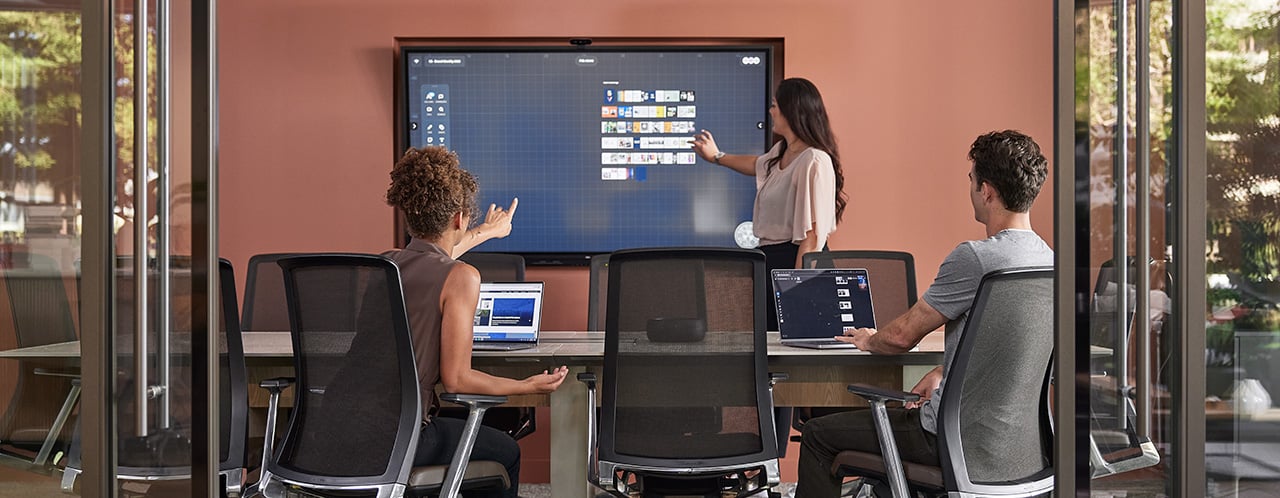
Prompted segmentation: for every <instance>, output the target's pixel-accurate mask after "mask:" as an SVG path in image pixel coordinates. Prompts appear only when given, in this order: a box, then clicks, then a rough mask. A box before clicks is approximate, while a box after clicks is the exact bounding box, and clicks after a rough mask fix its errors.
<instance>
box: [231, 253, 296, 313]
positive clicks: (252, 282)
mask: <svg viewBox="0 0 1280 498" xmlns="http://www.w3.org/2000/svg"><path fill="white" fill-rule="evenodd" d="M298 254H299V253H288V252H283V253H266V254H255V255H253V256H252V257H250V258H249V267H248V270H247V271H248V273H247V274H246V275H245V283H244V307H243V308H244V309H243V310H241V312H242V313H243V315H242V316H243V318H241V319H240V327H241V330H246V331H268V332H282V331H287V330H289V313H288V311H287V310H286V309H285V300H284V274H283V273H281V272H280V266H279V265H277V264H276V261H279V260H280V259H281V258H287V257H289V256H296V255H298Z"/></svg>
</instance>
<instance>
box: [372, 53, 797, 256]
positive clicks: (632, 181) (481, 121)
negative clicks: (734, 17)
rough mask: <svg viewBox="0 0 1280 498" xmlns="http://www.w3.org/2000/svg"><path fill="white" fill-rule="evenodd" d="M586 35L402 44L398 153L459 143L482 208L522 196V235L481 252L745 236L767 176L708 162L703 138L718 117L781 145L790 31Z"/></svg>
mask: <svg viewBox="0 0 1280 498" xmlns="http://www.w3.org/2000/svg"><path fill="white" fill-rule="evenodd" d="M575 42H577V43H578V44H576V45H573V44H570V43H568V40H564V41H563V42H561V43H559V44H558V45H555V46H551V45H545V41H544V43H532V44H521V43H513V44H509V45H493V44H477V45H473V46H466V45H455V44H441V43H430V42H427V43H425V44H424V43H411V42H407V41H406V42H403V43H402V44H400V45H399V57H398V64H399V67H398V68H397V73H398V78H397V83H398V89H397V90H398V94H399V95H397V101H398V103H397V107H398V108H397V110H396V111H397V112H396V115H397V118H396V119H397V121H398V122H397V126H396V128H397V130H398V131H399V135H400V136H399V137H397V148H396V150H397V155H398V154H399V153H401V152H403V151H404V150H405V149H406V148H407V147H423V146H431V145H442V146H445V147H448V148H449V149H451V150H453V151H454V152H456V153H457V154H458V157H459V159H460V160H461V163H462V165H463V167H464V168H466V169H467V170H469V171H471V172H472V173H473V174H474V175H475V176H476V178H477V179H478V180H479V183H480V193H479V197H478V201H479V203H480V206H481V208H482V209H481V210H482V211H483V209H484V208H487V207H488V205H489V204H490V203H493V204H498V205H501V206H506V205H508V204H510V203H511V200H512V198H517V197H518V198H519V199H520V205H519V209H518V212H517V215H516V222H515V229H514V230H513V231H512V233H511V235H510V236H508V237H506V238H504V239H495V240H491V241H488V242H486V243H485V244H484V245H483V246H481V247H480V248H478V250H483V251H492V252H510V253H518V254H523V255H525V256H526V258H527V259H528V260H529V261H530V262H532V263H534V264H537V263H544V264H545V263H561V264H575V263H585V261H586V257H587V256H588V255H590V254H597V253H604V252H609V251H613V250H616V249H624V248H634V247H654V246H735V245H738V244H739V242H738V241H736V240H735V231H740V230H741V228H745V227H741V225H742V224H743V223H744V222H749V221H750V220H751V208H752V200H753V199H754V195H755V180H754V178H751V177H748V176H744V175H741V174H738V173H735V172H733V171H731V170H729V169H728V168H724V167H721V166H718V165H715V164H711V163H708V162H706V161H703V160H702V159H700V158H698V157H697V155H696V154H694V152H693V150H692V149H691V147H690V141H691V139H692V137H693V135H694V134H695V133H697V132H698V131H699V130H704V129H705V130H709V131H711V132H712V133H713V134H714V135H715V137H716V141H717V143H718V144H719V145H720V148H721V149H723V150H725V151H728V152H731V153H750V154H759V153H763V152H764V151H765V150H766V149H767V148H768V146H769V144H770V143H771V140H772V134H771V133H770V131H769V130H770V124H769V121H768V120H769V118H768V106H769V102H770V100H771V99H772V93H773V85H774V84H775V75H776V74H780V73H781V70H780V68H779V67H778V63H779V61H778V60H776V59H775V52H780V50H778V44H780V42H779V43H778V44H770V43H742V42H739V43H732V42H726V41H719V42H714V41H706V40H701V41H698V42H694V43H684V44H669V43H654V44H645V43H636V42H634V41H631V42H630V43H628V44H625V45H622V44H617V45H610V44H606V43H593V44H591V45H583V44H582V43H583V42H584V41H583V40H575ZM481 216H482V213H481ZM477 222H478V221H477ZM740 227H741V228H740ZM402 229H403V225H402V224H399V223H398V224H397V233H400V231H401V230H402ZM740 239H741V237H739V240H740Z"/></svg>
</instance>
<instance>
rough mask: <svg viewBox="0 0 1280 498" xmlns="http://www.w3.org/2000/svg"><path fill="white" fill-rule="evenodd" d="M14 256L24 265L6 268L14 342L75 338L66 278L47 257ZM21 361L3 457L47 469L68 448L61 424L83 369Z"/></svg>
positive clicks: (0, 436) (2, 435)
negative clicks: (57, 452) (56, 455)
mask: <svg viewBox="0 0 1280 498" xmlns="http://www.w3.org/2000/svg"><path fill="white" fill-rule="evenodd" d="M13 258H14V260H15V261H21V262H23V263H24V264H25V267H24V268H21V269H6V270H4V271H3V273H4V286H5V293H6V294H7V295H8V298H9V305H10V308H9V309H10V312H11V313H12V314H11V316H12V317H13V322H12V323H13V326H12V334H13V336H14V339H15V346H16V347H19V348H25V347H31V346H43V345H46V344H56V343H60V342H68V341H74V340H76V329H75V325H74V324H73V323H72V321H71V314H72V311H71V305H70V303H69V301H68V296H67V290H66V285H65V279H66V277H67V276H66V275H64V274H63V272H62V271H60V270H59V269H58V267H57V263H56V262H54V260H53V259H52V258H49V257H47V256H44V255H41V254H32V253H25V252H23V253H15V254H14V256H13ZM6 333H8V332H7V331H6ZM17 365H18V370H17V377H16V382H15V386H14V391H13V395H12V396H11V397H10V399H9V407H8V409H7V410H6V411H5V414H4V418H3V419H0V458H3V459H4V460H9V461H13V462H15V463H18V464H19V465H21V466H27V467H29V468H32V469H34V470H43V469H45V468H46V466H47V465H48V464H49V463H50V462H49V457H50V456H51V455H53V454H54V452H55V451H58V450H64V449H66V444H67V440H66V438H64V437H63V435H62V434H63V428H64V427H65V426H66V422H67V420H68V419H69V418H70V417H71V414H72V411H73V409H74V408H75V404H76V402H77V401H78V400H79V398H80V385H79V383H78V382H76V381H77V380H78V379H79V378H80V369H79V367H78V366H76V365H75V364H68V363H67V362H63V361H58V360H19V361H18V362H17Z"/></svg>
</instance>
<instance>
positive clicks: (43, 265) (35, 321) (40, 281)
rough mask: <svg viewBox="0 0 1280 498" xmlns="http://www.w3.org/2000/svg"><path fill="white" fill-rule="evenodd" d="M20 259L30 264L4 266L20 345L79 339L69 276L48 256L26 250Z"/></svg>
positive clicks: (5, 282)
mask: <svg viewBox="0 0 1280 498" xmlns="http://www.w3.org/2000/svg"><path fill="white" fill-rule="evenodd" d="M20 259H23V260H26V261H29V262H30V265H29V267H28V268H22V269H6V270H4V285H5V291H6V293H7V294H8V296H9V305H10V310H11V312H12V313H13V330H14V333H15V335H16V338H17V347H20V348H25V347H30V346H43V345H45V344H54V343H59V342H67V341H74V340H76V329H75V325H74V324H73V323H72V321H71V305H70V301H69V297H68V295H67V289H66V282H65V280H66V278H67V276H66V275H64V274H63V273H62V272H61V271H60V270H59V269H58V267H57V263H56V262H55V261H54V260H53V259H52V258H49V257H48V256H44V255H42V254H27V255H26V256H25V257H21V258H20Z"/></svg>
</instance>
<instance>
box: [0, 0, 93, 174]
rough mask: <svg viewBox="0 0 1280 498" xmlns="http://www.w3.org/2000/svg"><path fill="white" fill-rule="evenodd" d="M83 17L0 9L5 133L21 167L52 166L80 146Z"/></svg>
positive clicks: (0, 113)
mask: <svg viewBox="0 0 1280 498" xmlns="http://www.w3.org/2000/svg"><path fill="white" fill-rule="evenodd" d="M79 111H80V18H79V16H78V15H77V14H75V13H59V12H0V137H27V138H28V139H27V140H23V141H21V142H20V143H15V144H12V145H13V152H12V154H13V161H14V164H15V165H16V166H17V167H19V168H35V169H37V170H48V169H50V168H53V167H54V166H55V165H56V164H57V163H58V158H57V155H58V154H61V155H64V156H65V155H68V154H69V153H70V152H71V151H73V150H74V147H73V142H72V140H75V133H76V132H77V130H78V128H79V119H80V118H79V114H80V112H79Z"/></svg>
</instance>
